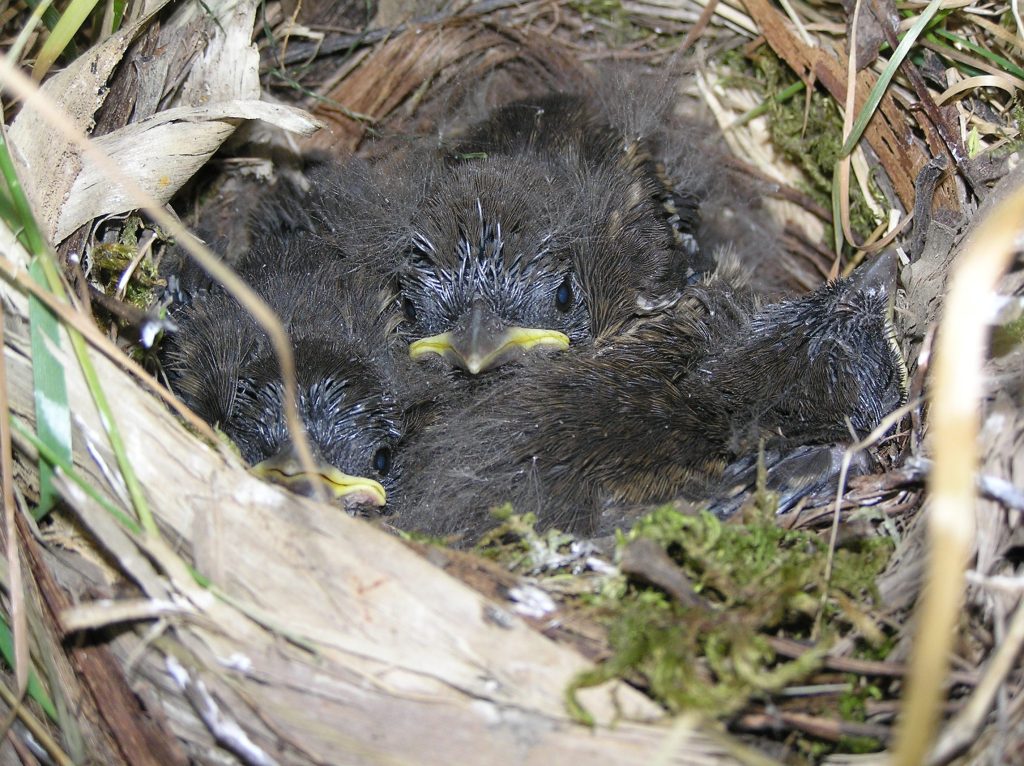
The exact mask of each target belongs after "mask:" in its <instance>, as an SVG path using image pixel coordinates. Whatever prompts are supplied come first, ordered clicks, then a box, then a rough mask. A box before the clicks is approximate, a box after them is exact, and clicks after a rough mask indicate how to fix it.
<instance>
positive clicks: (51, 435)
mask: <svg viewBox="0 0 1024 766" xmlns="http://www.w3.org/2000/svg"><path fill="white" fill-rule="evenodd" d="M29 274H30V275H31V276H32V278H33V279H34V280H36V281H37V282H39V283H40V284H45V276H44V274H43V268H42V264H41V263H40V261H39V259H38V258H37V259H36V260H35V261H34V262H33V263H32V266H31V267H30V268H29ZM28 318H29V331H30V334H31V342H32V383H33V391H32V393H33V396H34V399H35V405H36V432H37V433H38V434H39V438H40V440H42V441H44V442H46V444H48V445H49V446H50V447H52V448H53V450H54V452H55V453H57V454H59V455H62V456H63V457H64V458H66V459H67V460H69V461H70V460H71V410H70V407H69V406H68V387H67V378H66V376H65V374H64V365H63V363H62V362H61V360H60V359H59V358H58V357H57V356H56V355H55V354H54V353H53V350H54V349H59V348H60V328H59V325H58V322H57V317H56V316H55V315H54V314H53V312H51V311H50V309H49V308H47V307H46V306H45V305H44V304H43V302H42V301H40V300H39V299H38V298H36V297H34V296H32V295H30V296H29V298H28ZM57 499H58V495H57V491H56V489H55V488H54V486H53V468H52V466H51V465H50V464H49V463H47V462H46V461H45V460H41V461H40V462H39V505H38V506H37V507H36V509H35V510H34V511H33V513H32V515H33V516H34V517H35V518H36V520H37V521H38V520H39V519H41V518H42V517H43V516H45V515H46V514H47V513H49V512H50V510H51V509H52V508H53V506H54V503H56V501H57Z"/></svg>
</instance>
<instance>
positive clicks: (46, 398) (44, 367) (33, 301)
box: [0, 132, 71, 520]
mask: <svg viewBox="0 0 1024 766" xmlns="http://www.w3.org/2000/svg"><path fill="white" fill-rule="evenodd" d="M0 176H2V177H3V180H4V186H3V194H2V195H0V197H2V198H3V202H4V205H3V206H2V207H3V213H4V220H5V221H7V224H8V226H10V227H11V230H12V231H15V232H18V233H19V238H20V239H21V241H22V243H23V244H24V245H25V246H26V247H27V248H28V250H29V251H30V252H31V253H32V254H33V255H34V256H35V260H33V262H32V266H31V267H30V268H29V274H30V275H31V276H32V278H33V279H35V280H36V281H37V282H39V283H40V284H45V279H44V274H43V267H42V263H41V261H40V259H41V258H47V257H49V254H48V251H47V248H46V242H45V240H44V238H43V235H42V232H40V231H39V227H38V226H37V225H36V221H35V217H34V216H33V215H32V211H31V209H30V208H29V205H28V200H27V198H26V197H25V193H24V190H23V189H22V188H21V184H20V182H19V180H18V174H17V173H16V172H15V169H14V163H13V162H12V161H11V156H10V153H9V152H8V148H7V143H6V141H5V140H4V137H3V134H2V132H0ZM28 300H29V303H28V316H29V333H30V337H31V345H32V377H33V380H32V382H33V397H34V400H35V407H36V429H37V433H38V434H39V438H40V439H41V440H42V441H44V442H46V444H47V445H49V446H50V448H51V449H52V450H53V451H54V452H55V453H57V454H59V455H62V456H64V457H65V458H66V459H67V460H70V459H71V410H70V407H69V406H68V389H67V379H66V376H65V374H64V365H63V363H62V362H61V360H60V357H59V356H57V353H59V350H60V332H59V329H58V324H57V317H56V316H54V314H53V312H51V311H50V309H48V308H47V307H46V306H45V305H44V304H43V303H42V302H41V301H40V300H39V299H38V298H35V297H33V296H31V295H30V296H29V299H28ZM56 500H57V493H56V491H55V490H54V487H53V470H52V468H51V466H50V464H49V463H46V462H44V461H40V463H39V505H38V506H37V507H36V510H35V512H34V513H33V515H34V516H35V518H36V519H37V520H38V519H41V518H42V517H43V516H45V515H46V514H47V513H49V511H50V510H51V509H52V508H53V504H54V502H56Z"/></svg>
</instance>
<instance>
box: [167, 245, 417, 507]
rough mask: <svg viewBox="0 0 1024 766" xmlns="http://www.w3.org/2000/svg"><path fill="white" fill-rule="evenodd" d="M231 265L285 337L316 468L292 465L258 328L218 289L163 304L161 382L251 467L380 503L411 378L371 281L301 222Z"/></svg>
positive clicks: (392, 481) (396, 466) (273, 365)
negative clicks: (168, 327)
mask: <svg viewBox="0 0 1024 766" xmlns="http://www.w3.org/2000/svg"><path fill="white" fill-rule="evenodd" d="M239 273H240V275H241V276H242V277H243V278H244V279H246V281H247V282H249V284H250V286H251V287H252V288H253V289H254V290H255V291H256V292H257V293H258V294H259V295H260V296H261V297H262V298H263V299H264V300H265V301H266V302H267V303H268V304H269V305H270V307H271V308H272V309H273V310H274V311H275V312H276V313H277V315H278V316H279V318H280V319H281V322H282V324H283V326H284V329H285V331H286V332H287V333H288V334H289V336H290V339H291V343H292V349H293V352H294V354H295V365H296V371H297V382H298V393H299V411H300V415H301V417H302V420H303V422H304V423H305V427H306V435H307V437H308V438H309V441H310V443H311V446H312V447H313V449H314V452H315V453H316V455H315V457H316V459H317V460H318V461H319V463H320V465H319V468H320V470H319V472H318V474H317V475H316V476H314V477H311V476H309V475H307V474H306V473H305V472H304V471H303V470H302V468H301V466H300V465H299V462H298V458H297V456H296V454H295V450H294V446H293V444H292V441H291V438H290V436H289V433H288V428H287V425H286V422H285V418H284V414H283V409H282V397H283V385H282V382H281V376H280V372H279V369H278V364H277V360H276V357H275V355H274V352H273V349H272V347H271V345H270V342H269V340H268V338H267V337H266V335H265V334H264V332H263V330H262V329H261V328H260V327H259V326H258V325H257V324H256V322H255V321H254V320H253V319H252V318H251V317H250V316H249V314H248V313H247V312H246V311H245V309H243V308H242V307H241V306H240V305H239V304H238V303H237V302H236V301H235V300H234V298H232V297H231V296H230V295H228V294H227V293H226V292H225V291H224V290H223V289H220V288H215V289H213V290H210V291H207V292H203V293H200V294H198V295H197V296H196V297H195V298H194V299H193V301H192V302H191V304H190V305H189V306H187V307H186V308H184V309H182V310H181V311H179V312H178V313H177V314H176V315H175V317H174V319H175V321H176V322H177V324H178V326H179V330H178V332H177V333H176V334H175V335H174V336H173V339H172V341H171V343H170V345H169V348H168V349H167V350H166V352H165V354H166V367H167V370H168V376H169V378H170V381H171V385H172V387H173V389H174V390H175V392H176V393H177V394H178V395H179V396H180V397H181V398H182V400H183V401H184V402H185V403H186V404H188V405H189V406H190V407H191V408H192V409H193V410H194V411H195V412H196V413H197V414H198V415H199V416H200V417H202V418H203V419H204V420H206V421H207V422H209V423H210V424H212V425H216V426H218V427H219V428H220V429H221V430H223V431H224V433H225V434H226V435H227V436H229V437H230V438H231V439H232V440H233V441H234V442H235V444H237V445H238V448H239V450H240V452H241V454H242V457H243V458H245V460H246V461H248V462H249V463H250V464H252V465H253V466H255V470H256V472H257V473H258V474H261V475H263V476H266V477H267V478H270V479H272V480H274V481H277V482H279V483H282V484H285V485H286V486H289V487H290V488H292V489H294V490H296V491H299V492H302V493H309V492H310V491H311V489H312V483H313V482H314V481H320V482H322V483H323V484H325V485H326V486H327V487H328V489H329V490H330V492H331V493H332V494H333V495H334V497H336V498H337V500H338V502H340V503H341V504H342V505H344V506H345V507H346V508H350V509H351V508H355V507H357V506H378V507H379V506H383V505H384V504H385V502H386V500H387V499H388V498H389V497H390V496H391V495H392V493H393V492H394V490H395V489H396V487H397V484H398V482H399V478H400V475H401V472H402V460H401V455H400V444H401V442H402V439H403V437H404V436H405V435H406V430H407V428H408V427H409V418H410V405H409V402H410V401H412V398H413V397H411V394H410V392H411V390H412V388H413V385H412V383H411V381H413V380H414V377H413V375H412V374H411V373H412V369H411V368H412V365H411V363H410V362H409V361H408V360H407V358H406V356H405V354H404V353H400V354H399V355H397V358H393V357H392V354H391V353H390V352H389V349H388V343H389V334H388V327H387V319H386V317H385V316H383V315H382V313H381V312H382V308H383V304H384V302H385V300H386V298H385V293H384V292H382V288H381V285H380V281H379V280H378V279H375V278H373V277H372V276H365V275H364V276H360V275H355V274H350V273H348V269H347V267H346V265H345V262H344V259H343V258H341V257H339V255H338V254H337V253H334V252H332V251H331V245H330V244H329V243H325V241H324V240H322V239H321V238H319V237H316V236H314V235H311V234H309V233H304V232H292V233H290V234H289V235H288V236H286V237H283V238H276V237H266V238H264V239H263V241H262V242H261V243H259V244H258V245H257V247H256V248H254V250H253V251H252V252H251V253H250V254H249V256H248V257H247V258H246V259H245V261H244V262H243V263H242V265H241V267H240V269H239ZM422 377H423V374H422V371H416V376H415V379H419V380H421V379H422Z"/></svg>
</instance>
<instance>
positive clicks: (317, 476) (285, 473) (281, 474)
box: [252, 454, 387, 509]
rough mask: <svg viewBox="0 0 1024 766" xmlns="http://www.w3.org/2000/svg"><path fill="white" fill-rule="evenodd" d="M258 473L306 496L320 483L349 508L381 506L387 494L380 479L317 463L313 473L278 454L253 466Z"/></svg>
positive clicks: (312, 492) (313, 491) (291, 459)
mask: <svg viewBox="0 0 1024 766" xmlns="http://www.w3.org/2000/svg"><path fill="white" fill-rule="evenodd" d="M252 470H253V473H255V474H256V475H257V476H259V477H261V478H263V479H266V480H267V481H272V482H273V483H274V484H279V485H281V486H282V487H286V488H288V489H290V490H291V491H292V492H295V493H296V494H299V495H305V496H307V497H310V496H312V495H313V494H314V493H315V490H316V486H317V485H319V486H320V487H322V488H323V489H324V490H326V491H327V493H328V494H329V495H330V496H331V498H332V499H334V500H336V501H339V502H340V503H341V504H342V505H343V506H344V507H345V508H346V509H347V508H354V507H356V506H360V505H371V506H375V507H378V508H379V507H381V506H383V505H384V504H385V503H386V502H387V493H386V492H385V491H384V487H383V486H381V484H380V482H377V481H374V480H373V479H367V478H365V477H363V476H349V475H348V474H347V473H343V472H342V471H339V470H338V469H337V468H335V467H334V466H332V465H326V464H323V463H318V464H317V471H316V473H314V474H310V473H309V472H308V471H304V470H302V468H301V467H299V466H298V465H297V464H296V463H295V462H294V459H293V458H292V457H291V456H290V455H285V457H284V458H283V459H282V458H281V455H280V454H279V455H275V456H274V457H272V458H269V459H268V460H264V461H263V462H262V463H259V464H258V465H255V466H253V469H252Z"/></svg>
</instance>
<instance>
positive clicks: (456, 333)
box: [396, 149, 691, 374]
mask: <svg viewBox="0 0 1024 766" xmlns="http://www.w3.org/2000/svg"><path fill="white" fill-rule="evenodd" d="M592 154H593V151H590V152H589V153H585V152H582V150H581V151H580V152H576V153H573V152H566V153H564V154H562V155H558V156H551V155H550V154H549V153H543V152H538V151H533V150H529V151H525V150H524V151H522V152H519V153H504V154H501V153H499V154H495V155H488V156H485V157H474V158H472V159H468V160H465V161H463V162H452V163H449V164H442V165H440V166H438V167H436V168H435V170H434V172H433V173H432V175H431V176H430V177H429V178H428V179H427V180H426V182H425V184H424V186H425V188H426V191H425V194H424V195H423V198H422V200H421V201H420V203H419V204H418V205H417V206H416V210H415V212H414V213H413V215H411V216H410V221H409V224H408V229H407V233H406V235H405V236H404V237H403V240H404V242H405V246H404V253H403V257H402V259H401V266H400V267H399V274H398V281H399V290H398V299H397V302H396V309H397V311H398V312H399V313H400V314H401V316H402V319H403V322H402V332H403V333H404V335H405V336H406V338H407V339H408V341H409V352H410V355H411V356H412V357H413V358H414V359H422V358H425V357H429V356H440V357H442V358H443V359H445V360H446V361H448V362H449V363H450V364H452V365H454V366H457V367H460V368H462V369H464V370H466V371H467V372H469V373H471V374H477V373H480V372H483V371H485V370H489V369H493V368H495V367H498V366H499V365H501V364H503V363H505V362H507V361H509V360H511V359H514V358H516V357H519V356H522V355H523V354H525V353H530V352H533V351H537V350H543V351H552V350H555V351H561V350H564V349H566V348H568V347H569V346H570V345H573V346H576V345H579V344H584V343H588V342H590V341H592V340H594V339H596V338H599V337H602V336H608V335H613V334H615V333H616V332H617V331H618V330H619V329H620V328H621V327H622V326H623V325H625V324H626V323H627V322H629V321H630V320H631V319H632V318H633V317H634V316H635V315H636V313H637V311H638V305H639V304H642V303H643V302H644V300H641V299H645V300H650V299H651V298H652V297H654V296H657V295H660V294H663V293H665V292H670V291H671V290H672V289H674V288H675V287H676V286H677V285H678V284H679V280H680V279H681V275H682V274H685V271H686V268H685V263H686V261H687V259H688V258H689V256H690V255H691V250H690V249H688V248H689V245H688V244H687V243H686V242H684V241H682V240H681V239H680V237H679V236H678V232H677V231H676V230H675V229H674V228H673V223H672V221H671V220H670V218H671V216H669V215H668V211H667V208H666V207H665V205H664V204H663V202H664V200H662V199H661V198H660V197H659V196H658V189H659V188H662V189H663V187H660V186H659V184H660V183H661V181H660V179H658V178H657V177H656V176H655V175H654V174H652V173H648V172H647V171H646V170H644V168H645V167H646V166H645V165H643V163H639V164H638V163H636V162H632V160H631V161H630V162H626V161H625V160H623V156H625V155H624V153H623V150H621V149H620V150H619V152H618V155H615V158H614V159H608V161H607V162H597V161H594V158H593V157H592V156H591V155H592ZM584 159H585V160H586V161H585V162H584ZM655 302H657V301H656V300H655Z"/></svg>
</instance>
